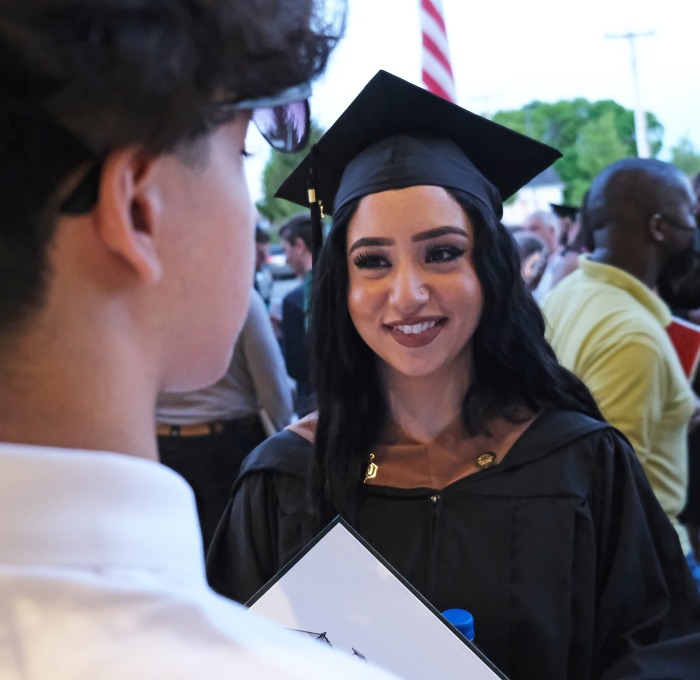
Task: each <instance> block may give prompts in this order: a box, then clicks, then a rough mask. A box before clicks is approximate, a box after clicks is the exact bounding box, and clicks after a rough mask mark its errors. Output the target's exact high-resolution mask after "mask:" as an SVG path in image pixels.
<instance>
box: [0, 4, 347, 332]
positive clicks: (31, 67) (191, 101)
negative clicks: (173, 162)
mask: <svg viewBox="0 0 700 680" xmlns="http://www.w3.org/2000/svg"><path fill="white" fill-rule="evenodd" d="M345 9H346V8H345V3H344V2H343V0H337V1H336V2H332V3H330V4H328V3H326V2H323V1H322V0H235V1H234V0H3V2H2V3H0V158H1V160H2V163H0V213H1V214H2V227H1V228H0V290H2V291H3V293H2V296H0V331H1V330H3V329H5V328H7V327H8V326H9V325H12V324H13V323H14V322H16V321H18V320H22V319H23V318H24V317H25V316H26V313H27V312H28V310H30V309H32V308H33V307H35V306H36V305H37V304H39V302H40V298H41V295H42V293H43V289H44V279H45V277H46V272H45V269H46V263H45V260H46V246H47V243H48V242H49V240H50V239H51V236H52V234H53V224H54V221H55V220H54V219H52V218H51V216H47V215H46V214H44V213H45V212H46V207H47V203H48V202H49V199H50V197H51V196H52V194H53V193H54V192H55V191H56V190H57V188H58V186H59V185H60V184H61V182H63V181H65V180H66V179H67V178H68V176H69V175H70V174H71V173H72V172H73V171H75V170H76V169H77V168H78V167H79V166H81V165H82V164H83V163H85V161H86V160H88V159H90V160H94V159H99V158H101V157H104V156H105V155H106V154H107V153H109V151H111V150H114V149H117V148H122V147H124V146H128V145H133V144H136V145H141V146H143V147H145V148H147V149H149V150H150V151H152V152H155V153H162V152H168V151H172V150H176V149H179V148H180V147H182V146H183V145H185V146H186V145H187V143H188V142H189V141H192V140H196V139H197V138H200V137H201V136H202V135H203V134H205V133H206V132H208V131H209V130H211V129H212V128H213V127H214V126H215V125H216V121H212V120H211V116H210V109H211V103H212V101H213V100H214V99H215V98H217V97H222V96H226V97H227V98H232V99H235V100H243V99H249V98H254V97H260V96H265V95H270V94H274V93H275V92H279V91H280V90H283V89H286V88H287V87H290V86H293V85H297V84H300V83H303V82H306V81H309V80H312V79H313V78H314V77H316V76H317V75H318V74H319V73H320V72H321V71H322V70H323V68H324V67H325V64H326V61H327V58H328V55H329V53H330V51H331V49H332V48H333V47H334V45H335V44H336V43H337V41H338V39H339V38H340V36H341V35H342V32H343V30H344V22H345Z"/></svg>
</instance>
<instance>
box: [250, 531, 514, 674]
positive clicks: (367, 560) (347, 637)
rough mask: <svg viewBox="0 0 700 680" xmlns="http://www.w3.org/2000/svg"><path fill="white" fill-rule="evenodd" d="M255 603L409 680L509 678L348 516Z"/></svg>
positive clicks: (271, 616)
mask: <svg viewBox="0 0 700 680" xmlns="http://www.w3.org/2000/svg"><path fill="white" fill-rule="evenodd" d="M248 606H249V607H250V609H251V610H253V611H255V612H256V613H258V614H260V615H262V616H265V617H266V618H268V619H272V620H273V621H276V622H277V623H279V624H281V625H282V626H285V627H286V628H291V629H294V630H298V631H302V633H305V634H308V635H310V636H312V637H316V638H318V639H319V641H320V643H322V644H329V645H331V646H332V647H334V648H335V649H338V650H343V651H346V652H347V653H349V654H353V655H355V656H357V657H358V663H362V662H363V661H362V659H363V658H364V659H366V660H367V661H369V662H371V663H373V664H375V665H378V666H382V667H384V668H386V669H388V670H390V671H393V672H394V673H395V674H397V675H399V676H400V677H403V678H416V679H418V678H420V679H421V680H425V678H435V679H438V678H439V680H449V679H450V678H460V679H464V680H495V679H497V678H501V679H505V677H506V676H505V675H503V673H501V672H500V671H499V670H498V669H497V668H496V667H495V666H494V665H493V664H492V663H491V662H490V661H489V660H488V659H487V658H486V657H485V656H484V655H483V653H482V652H481V651H480V650H478V649H477V648H476V647H475V646H474V645H472V644H471V643H470V642H468V641H467V639H466V638H464V637H463V636H462V635H461V634H460V633H459V632H458V631H457V630H456V629H455V628H453V627H452V625H451V624H449V623H448V622H447V621H446V620H445V619H444V618H443V617H442V616H441V615H440V613H439V612H438V611H437V610H436V609H435V608H434V607H433V606H432V605H431V604H430V603H429V602H428V601H427V600H426V599H425V598H423V596H422V595H420V593H418V591H416V590H415V589H414V588H413V587H412V586H411V585H410V584H409V583H408V582H407V581H406V580H405V579H404V578H403V577H402V576H400V575H399V574H398V572H396V571H395V570H394V569H393V568H392V567H391V566H390V565H389V564H388V563H387V562H386V561H385V560H384V559H383V558H382V557H381V556H380V555H379V554H378V553H377V552H376V551H375V550H373V548H372V547H371V546H370V545H369V544H368V543H367V542H366V541H365V540H364V539H363V538H362V537H361V536H359V534H357V533H356V532H355V531H354V530H353V529H352V528H351V527H350V526H349V525H348V524H347V523H346V522H345V521H344V520H342V519H341V518H336V519H335V520H334V521H333V522H332V523H331V524H330V525H329V526H328V527H326V528H325V529H324V530H323V532H321V534H319V535H318V536H317V537H316V538H315V539H314V540H313V541H312V542H311V543H309V545H307V546H306V547H305V548H304V550H302V552H301V553H300V554H299V555H297V557H296V558H295V559H294V560H292V561H291V562H290V563H289V564H288V565H286V566H285V568H284V569H282V570H281V571H280V572H279V574H277V575H276V576H275V577H274V578H273V579H272V580H271V581H270V582H269V583H267V584H266V585H265V586H264V587H263V588H262V589H261V590H260V591H259V592H258V593H256V595H255V596H254V597H253V598H252V599H251V600H250V601H249V602H248ZM475 628H476V635H477V640H478V635H479V622H478V621H475ZM506 680H507V679H506Z"/></svg>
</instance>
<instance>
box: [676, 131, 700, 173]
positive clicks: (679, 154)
mask: <svg viewBox="0 0 700 680" xmlns="http://www.w3.org/2000/svg"><path fill="white" fill-rule="evenodd" d="M671 163H673V164H674V165H675V166H676V167H678V168H680V169H681V170H683V172H685V173H686V174H687V175H688V176H689V177H692V176H693V175H695V173H697V172H700V153H698V152H697V151H696V150H695V147H694V146H693V143H692V142H691V141H690V139H688V137H682V138H681V139H680V140H679V142H678V144H677V145H676V146H674V147H673V148H672V149H671Z"/></svg>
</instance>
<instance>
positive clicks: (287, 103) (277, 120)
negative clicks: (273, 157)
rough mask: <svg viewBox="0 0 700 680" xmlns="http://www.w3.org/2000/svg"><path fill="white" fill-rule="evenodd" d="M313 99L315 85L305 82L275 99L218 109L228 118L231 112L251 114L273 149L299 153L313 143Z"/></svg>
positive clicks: (240, 103) (225, 104) (218, 107)
mask: <svg viewBox="0 0 700 680" xmlns="http://www.w3.org/2000/svg"><path fill="white" fill-rule="evenodd" d="M310 96H311V86H310V85H309V84H308V83H304V84H303V85H296V86H295V87H290V88H288V89H286V90H283V91H282V92H279V93H277V94H276V95H273V96H271V97H261V98H259V99H246V100H244V101H240V102H232V103H228V102H220V103H217V104H215V105H214V106H215V107H216V109H217V111H218V112H220V114H223V115H224V116H226V115H227V112H230V114H233V115H235V112H236V111H250V112H251V120H252V121H253V123H255V127H257V128H258V130H259V132H260V134H261V135H262V136H263V137H264V138H265V139H266V140H267V142H268V144H269V145H270V146H271V147H272V148H273V149H276V150H277V151H282V152H284V153H295V152H297V151H300V150H301V149H303V148H304V147H305V146H306V143H307V142H308V141H309V129H310V113H309V97H310Z"/></svg>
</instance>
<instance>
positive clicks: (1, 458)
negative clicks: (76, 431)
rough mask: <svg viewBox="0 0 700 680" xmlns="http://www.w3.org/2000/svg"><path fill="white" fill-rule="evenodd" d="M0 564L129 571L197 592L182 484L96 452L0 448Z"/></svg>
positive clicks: (192, 524)
mask: <svg viewBox="0 0 700 680" xmlns="http://www.w3.org/2000/svg"><path fill="white" fill-rule="evenodd" d="M0 563H5V564H8V563H9V564H22V563H25V564H33V565H37V564H40V565H51V566H72V567H88V568H93V569H94V568H102V567H106V568H110V567H118V568H138V569H145V570H152V571H154V572H159V575H160V576H161V577H163V576H165V577H166V578H167V577H171V578H173V579H176V580H178V581H183V580H184V581H186V582H190V583H191V582H193V581H199V582H200V583H201V585H202V586H204V585H205V584H206V580H205V576H204V561H203V558H202V542H201V534H200V530H199V525H198V521H197V514H196V508H195V504H194V498H193V494H192V491H191V490H190V488H189V486H188V485H187V484H186V482H185V481H184V480H183V479H182V478H181V477H180V476H179V475H177V474H176V473H174V472H172V471H171V470H169V469H168V468H166V467H165V466H163V465H160V464H159V463H155V462H153V461H148V460H144V459H140V458H134V457H132V456H126V455H121V454H115V453H108V452H102V451H80V450H68V449H58V448H50V447H41V446H26V445H18V444H0Z"/></svg>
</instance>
